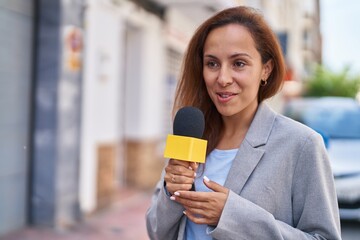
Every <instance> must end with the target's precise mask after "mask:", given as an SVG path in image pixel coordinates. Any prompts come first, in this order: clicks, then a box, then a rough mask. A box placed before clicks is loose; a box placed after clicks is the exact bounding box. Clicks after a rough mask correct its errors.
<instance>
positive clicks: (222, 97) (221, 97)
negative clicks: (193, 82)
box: [216, 92, 237, 102]
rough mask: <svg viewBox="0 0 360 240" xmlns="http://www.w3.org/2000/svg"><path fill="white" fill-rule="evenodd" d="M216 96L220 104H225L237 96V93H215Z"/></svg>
mask: <svg viewBox="0 0 360 240" xmlns="http://www.w3.org/2000/svg"><path fill="white" fill-rule="evenodd" d="M216 95H217V96H218V99H219V101H221V102H227V101H229V100H230V99H231V98H233V97H234V96H236V95H237V93H232V92H217V93H216Z"/></svg>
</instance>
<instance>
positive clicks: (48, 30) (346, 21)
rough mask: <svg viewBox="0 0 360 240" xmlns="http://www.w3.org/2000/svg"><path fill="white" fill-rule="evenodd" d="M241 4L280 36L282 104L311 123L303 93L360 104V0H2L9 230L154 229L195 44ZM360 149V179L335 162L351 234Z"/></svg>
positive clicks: (31, 233)
mask: <svg viewBox="0 0 360 240" xmlns="http://www.w3.org/2000/svg"><path fill="white" fill-rule="evenodd" d="M238 5H248V6H252V7H254V8H257V9H260V11H261V12H262V13H263V15H264V17H265V19H266V20H267V21H268V22H269V24H270V25H271V27H272V28H273V30H274V32H275V33H276V35H277V36H278V38H279V41H280V43H281V46H282V49H283V53H284V55H285V58H286V63H287V72H286V83H285V85H284V87H283V89H282V91H281V92H280V93H279V94H278V95H276V96H275V97H273V98H272V99H270V100H269V101H268V102H269V104H270V105H271V106H272V108H274V110H276V111H278V112H280V113H284V114H287V115H288V116H290V117H293V118H294V119H296V120H299V121H301V122H303V123H304V124H308V125H309V126H311V124H310V123H309V122H307V121H306V118H303V117H301V118H300V117H299V113H297V115H296V116H294V115H292V113H293V111H291V106H292V105H290V103H291V102H292V101H293V100H299V99H304V98H315V99H320V98H321V99H323V97H328V96H332V97H333V96H336V99H340V98H341V99H344V98H346V99H348V100H351V101H352V102H353V103H355V105H354V106H355V107H354V108H355V110H354V111H359V103H358V100H356V99H359V86H360V85H359V84H360V80H359V79H360V77H359V72H360V61H359V59H358V53H359V52H360V49H359V45H358V43H359V42H360V28H358V27H357V25H356V23H357V22H358V19H357V17H356V14H357V13H358V11H359V10H360V2H359V1H355V0H345V1H341V0H302V1H297V0H267V1H265V0H206V1H205V0H0V32H1V34H0V112H1V114H0V239H147V235H146V230H145V219H144V215H145V211H146V208H147V207H148V205H149V202H150V196H151V191H152V190H153V188H154V186H155V184H156V182H157V181H158V179H159V177H160V174H161V171H162V168H163V165H164V158H163V156H162V154H163V149H164V142H165V138H166V136H167V134H169V133H172V119H171V110H172V102H173V97H174V91H175V88H176V84H177V78H178V74H179V71H180V68H181V61H182V57H183V54H184V52H185V50H186V46H187V43H188V41H189V40H190V38H191V36H192V34H193V32H194V30H195V29H196V28H197V26H199V24H200V23H201V22H202V21H204V20H205V19H206V18H208V17H209V16H211V15H212V14H214V13H215V12H217V11H219V10H222V9H224V8H227V7H231V6H238ZM335 101H336V102H337V101H338V100H335ZM328 105H330V106H335V105H333V104H332V103H329V104H328ZM289 106H290V107H289ZM297 106H298V105H297ZM301 106H303V105H301ZM312 106H313V105H312ZM340 108H342V106H340ZM296 109H301V110H304V109H305V107H296ZM317 112H318V111H317ZM306 114H308V113H306ZM353 115H354V114H352V116H353ZM354 116H360V115H356V114H355V115H354ZM322 119H324V118H322ZM325 119H327V118H325ZM359 120H360V118H355V120H354V121H355V125H354V128H351V129H350V130H349V131H350V132H355V133H356V132H357V131H359V132H360V127H359V126H358V125H356V123H357V122H359ZM342 124H343V125H344V123H342ZM345 125H347V124H346V123H345ZM316 130H317V129H316ZM321 130H322V132H324V131H325V130H324V129H321ZM339 131H342V130H339ZM319 132H320V131H319ZM325 135H326V134H324V141H325V142H326V143H329V142H330V144H329V146H335V142H336V140H334V144H331V142H332V136H330V135H329V136H325ZM347 137H348V136H347ZM337 139H338V138H337ZM351 139H352V140H354V139H355V140H359V139H360V133H359V135H357V134H354V136H351ZM356 144H357V145H356ZM347 146H349V145H348V144H347ZM351 146H353V147H352V148H351V149H347V150H346V151H347V152H349V151H350V152H351V151H354V150H356V149H360V147H359V146H360V145H358V143H355V144H354V145H351ZM328 149H329V153H331V154H332V152H331V151H330V150H331V148H330V147H329V148H328ZM356 154H357V153H353V154H350V155H351V156H353V159H352V160H351V161H352V162H351V163H349V164H348V165H347V166H351V167H352V168H353V170H354V169H355V170H356V171H352V172H349V171H347V172H346V174H348V175H349V174H350V175H351V176H352V177H353V176H355V179H354V180H353V179H350V178H348V175H346V174H345V175H346V176H345V178H346V181H348V182H346V183H344V181H343V179H345V178H343V176H344V172H341V173H339V175H336V174H334V177H335V179H340V178H341V179H340V180H341V183H340V180H339V181H338V182H339V184H337V189H340V190H339V191H343V192H345V193H344V194H345V195H344V197H343V198H341V199H340V198H339V199H340V200H344V199H345V200H344V205H342V206H340V207H341V208H344V214H342V216H344V217H343V219H344V221H343V222H342V225H343V237H344V239H356V238H355V237H356V236H359V235H358V234H359V233H360V224H359V223H358V221H357V220H359V219H360V181H359V180H358V179H359V176H360V174H359V173H360V166H359V162H360V157H359V156H360V154H357V155H356ZM331 156H332V155H331ZM349 161H350V160H349ZM333 162H335V160H334V161H333ZM336 163H337V165H336V166H335V167H339V165H340V168H341V167H343V165H342V162H341V161H340V162H339V161H338V160H336ZM356 164H357V165H356ZM354 166H358V167H354ZM341 169H343V168H341ZM336 173H337V172H336ZM349 179H350V180H349ZM340 185H341V186H340ZM350 185H351V187H349V186H350ZM339 186H340V187H339ZM354 189H355V190H354ZM354 191H355V192H356V194H355V196H354ZM349 192H351V193H352V195H351V196H349ZM349 199H350V200H349ZM349 210H350V211H351V212H350V213H349ZM352 210H354V211H352ZM349 220H351V221H349Z"/></svg>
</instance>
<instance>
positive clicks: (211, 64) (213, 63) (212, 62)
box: [205, 60, 219, 69]
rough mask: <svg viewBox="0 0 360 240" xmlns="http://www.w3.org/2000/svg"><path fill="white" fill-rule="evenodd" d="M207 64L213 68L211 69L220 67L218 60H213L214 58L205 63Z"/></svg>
mask: <svg viewBox="0 0 360 240" xmlns="http://www.w3.org/2000/svg"><path fill="white" fill-rule="evenodd" d="M205 65H206V66H207V67H208V68H211V69H215V68H218V67H219V64H218V63H217V62H216V61H213V60H209V61H207V62H206V63H205Z"/></svg>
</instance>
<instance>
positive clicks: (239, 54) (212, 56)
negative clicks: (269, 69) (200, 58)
mask: <svg viewBox="0 0 360 240" xmlns="http://www.w3.org/2000/svg"><path fill="white" fill-rule="evenodd" d="M239 56H245V57H248V58H250V59H252V57H251V56H250V55H249V54H247V53H234V54H232V55H230V58H237V57H239ZM204 57H209V58H215V59H218V58H217V57H216V56H214V55H211V54H206V55H204Z"/></svg>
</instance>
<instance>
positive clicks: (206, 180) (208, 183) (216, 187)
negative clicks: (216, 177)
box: [204, 176, 228, 193]
mask: <svg viewBox="0 0 360 240" xmlns="http://www.w3.org/2000/svg"><path fill="white" fill-rule="evenodd" d="M204 184H205V186H207V187H208V188H209V189H211V190H213V191H214V192H222V193H227V191H228V190H227V188H226V187H223V186H221V185H220V184H218V183H216V182H214V181H211V180H210V179H209V178H208V177H207V176H204Z"/></svg>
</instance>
